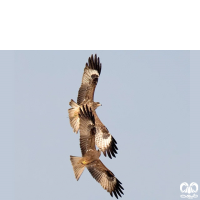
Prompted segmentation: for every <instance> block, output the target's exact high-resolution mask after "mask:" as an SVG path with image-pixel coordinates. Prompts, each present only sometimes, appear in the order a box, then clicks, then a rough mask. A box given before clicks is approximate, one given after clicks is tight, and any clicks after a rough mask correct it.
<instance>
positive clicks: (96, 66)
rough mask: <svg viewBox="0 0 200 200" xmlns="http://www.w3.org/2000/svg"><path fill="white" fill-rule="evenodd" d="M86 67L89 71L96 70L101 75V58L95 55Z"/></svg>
mask: <svg viewBox="0 0 200 200" xmlns="http://www.w3.org/2000/svg"><path fill="white" fill-rule="evenodd" d="M86 66H88V67H89V69H95V70H97V71H98V73H99V75H100V74H101V63H100V59H99V57H97V54H95V55H94V58H93V54H92V55H91V56H90V57H89V58H88V63H86Z"/></svg>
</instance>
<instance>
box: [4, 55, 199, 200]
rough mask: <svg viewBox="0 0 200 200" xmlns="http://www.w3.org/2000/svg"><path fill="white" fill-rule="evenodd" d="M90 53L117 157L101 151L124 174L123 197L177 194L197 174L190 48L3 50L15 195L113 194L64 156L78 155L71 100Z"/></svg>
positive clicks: (41, 199)
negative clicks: (95, 59)
mask: <svg viewBox="0 0 200 200" xmlns="http://www.w3.org/2000/svg"><path fill="white" fill-rule="evenodd" d="M95 53H97V55H98V56H99V57H100V61H101V63H102V73H101V76H100V78H99V82H98V85H97V88H96V91H95V97H94V98H95V101H99V102H100V103H102V105H103V106H102V107H99V108H98V109H97V114H98V115H99V117H100V119H101V120H102V122H103V123H104V124H105V125H106V127H107V128H108V130H109V131H110V133H111V134H112V135H113V136H114V137H115V139H116V140H117V142H118V145H117V146H118V148H119V151H118V154H117V156H116V158H113V159H112V160H111V159H109V158H107V157H106V158H105V157H104V156H103V155H101V157H100V159H101V160H102V161H103V163H104V164H105V165H106V166H107V167H108V168H109V169H110V170H111V171H112V172H113V173H114V174H115V175H116V177H117V178H118V179H119V180H120V181H121V182H122V184H123V187H124V189H125V190H124V196H123V199H128V200H129V199H141V200H146V199H154V200H155V199H158V200H160V199H166V200H168V199H172V200H173V199H174V200H175V199H179V198H180V194H181V193H180V190H179V186H180V184H181V183H182V182H188V183H190V182H191V181H194V180H190V167H191V166H190V165H191V164H192V163H194V162H193V160H192V158H191V157H190V151H191V148H190V146H191V145H192V144H191V143H190V142H191V139H190V115H191V110H190V92H191V91H190V76H191V73H190V65H191V55H190V54H191V52H190V51H9V52H0V54H2V55H1V56H2V58H3V59H2V60H3V62H2V63H7V62H4V60H5V61H6V59H8V60H9V62H10V66H13V67H14V74H13V75H14V79H12V80H13V81H14V99H15V101H14V105H13V107H14V112H13V111H12V112H13V113H15V114H14V149H13V151H14V162H13V159H12V160H11V161H10V163H11V164H10V165H12V163H14V172H13V174H14V177H15V179H14V185H13V188H14V195H13V196H14V197H13V199H15V200H27V199H28V200H55V199H56V200H57V199H59V200H64V199H65V200H66V199H80V198H81V199H83V200H88V199H91V200H93V199H96V200H98V199H99V200H102V199H111V197H110V195H109V193H107V192H106V191H105V190H104V189H103V188H102V187H101V185H100V184H99V183H97V182H96V181H95V180H94V179H93V178H92V176H91V175H90V174H89V172H88V171H87V170H85V171H84V173H83V174H82V176H81V178H80V180H79V181H78V182H77V181H76V179H75V177H74V173H73V169H72V166H71V163H70V160H69V156H70V155H74V156H80V155H81V152H80V147H79V135H76V134H75V133H73V131H72V128H71V127H70V124H69V119H68V112H67V110H68V109H69V108H70V106H69V101H70V100H71V99H74V100H75V101H76V99H77V94H78V89H79V87H80V84H81V78H82V74H83V69H84V67H85V63H86V62H87V60H88V57H89V56H90V55H91V54H95ZM195 63H196V64H197V63H198V64H199V63H200V62H199V60H198V61H197V62H195ZM198 64H197V65H198ZM11 97H12V96H11ZM189 158H191V159H189ZM196 159H197V160H196V162H197V161H198V162H197V163H199V160H198V159H199V158H196ZM10 165H9V166H10ZM195 166H196V165H194V169H195ZM197 177H198V179H197V180H196V182H197V183H198V181H199V184H200V177H199V175H198V176H197ZM91 188H92V190H91ZM10 199H12V196H11V195H10Z"/></svg>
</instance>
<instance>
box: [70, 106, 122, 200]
mask: <svg viewBox="0 0 200 200" xmlns="http://www.w3.org/2000/svg"><path fill="white" fill-rule="evenodd" d="M79 119H80V147H81V152H82V157H75V156H70V160H71V163H72V166H73V170H74V174H75V177H76V179H77V181H78V180H79V178H80V176H81V174H82V173H83V170H84V169H85V167H86V168H87V169H88V170H89V172H90V174H91V175H92V176H93V178H94V179H95V180H96V181H97V182H99V183H100V184H101V186H102V187H103V188H104V189H105V190H107V192H109V193H110V195H111V196H113V194H114V195H115V197H116V198H117V199H118V196H120V197H121V195H122V194H124V193H123V191H122V190H124V188H123V187H122V183H121V182H120V181H119V180H118V179H117V178H116V177H115V175H114V174H113V173H112V172H111V171H110V170H109V169H108V168H107V167H106V166H105V165H104V164H103V163H102V162H101V160H100V159H99V157H100V155H101V151H100V150H96V148H95V135H96V122H95V120H96V119H95V116H94V115H93V112H92V109H91V107H90V108H88V106H87V105H85V106H82V107H81V108H80V112H79Z"/></svg>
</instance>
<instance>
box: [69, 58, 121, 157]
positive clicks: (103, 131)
mask: <svg viewBox="0 0 200 200" xmlns="http://www.w3.org/2000/svg"><path fill="white" fill-rule="evenodd" d="M100 74H101V63H100V61H99V57H98V58H97V55H96V54H95V57H94V58H93V55H91V57H89V59H88V63H86V66H85V68H84V73H83V77H82V83H81V87H80V88H79V91H78V98H77V103H76V102H75V101H74V100H71V101H70V102H69V105H70V106H71V107H72V108H70V109H69V110H68V113H69V120H70V125H71V127H72V128H73V130H74V132H76V133H77V132H78V130H79V124H80V117H79V107H81V106H83V105H87V106H88V107H90V108H91V110H92V113H93V115H94V118H95V121H96V125H95V127H96V134H95V144H96V146H97V147H98V148H99V149H100V150H101V151H102V152H103V154H104V156H106V155H108V156H109V158H112V156H114V157H115V154H117V150H118V148H117V146H116V144H117V142H116V140H115V139H114V137H113V136H112V135H111V134H110V133H109V131H108V129H107V128H106V126H104V124H103V123H102V122H101V120H100V119H99V117H98V115H97V114H96V111H95V110H96V108H97V107H99V106H100V105H101V104H100V103H99V102H94V91H95V88H96V85H97V83H98V78H99V76H100Z"/></svg>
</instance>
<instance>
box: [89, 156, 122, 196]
mask: <svg viewBox="0 0 200 200" xmlns="http://www.w3.org/2000/svg"><path fill="white" fill-rule="evenodd" d="M86 167H87V169H88V170H89V172H90V173H91V175H92V176H93V178H94V179H95V180H96V181H97V182H99V183H100V184H101V186H102V187H103V188H104V189H105V190H107V192H109V193H110V195H111V196H112V193H113V194H114V195H115V197H116V198H117V199H118V196H120V197H121V195H122V194H124V193H123V191H122V190H124V188H123V187H122V186H121V184H122V183H121V182H120V181H119V180H118V179H117V178H116V177H115V175H114V174H113V173H112V172H111V171H110V170H109V169H107V168H106V167H105V165H104V164H103V163H102V162H101V161H100V160H96V161H94V162H92V163H91V164H89V165H87V166H86Z"/></svg>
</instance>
